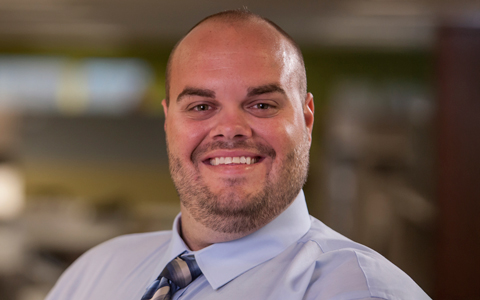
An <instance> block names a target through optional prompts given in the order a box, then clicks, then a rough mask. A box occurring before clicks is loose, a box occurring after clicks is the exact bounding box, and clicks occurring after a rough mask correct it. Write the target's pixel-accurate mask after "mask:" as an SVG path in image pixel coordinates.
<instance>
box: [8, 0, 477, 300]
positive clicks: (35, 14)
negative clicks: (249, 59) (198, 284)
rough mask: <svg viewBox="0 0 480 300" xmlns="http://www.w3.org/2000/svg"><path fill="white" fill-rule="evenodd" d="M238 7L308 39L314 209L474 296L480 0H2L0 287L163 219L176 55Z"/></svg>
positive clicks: (426, 277) (55, 273)
mask: <svg viewBox="0 0 480 300" xmlns="http://www.w3.org/2000/svg"><path fill="white" fill-rule="evenodd" d="M242 6H247V7H248V8H249V9H251V10H252V11H254V12H256V13H259V14H261V15H264V16H266V17H268V18H270V19H272V20H274V21H275V22H276V23H278V24H279V25H280V26H282V27H283V28H284V29H285V30H286V31H287V32H289V33H290V34H291V35H292V36H293V37H294V38H295V39H296V40H297V41H298V42H299V43H300V45H301V46H302V49H303V51H304V56H305V61H306V66H307V75H308V85H309V90H310V91H311V92H312V93H313V94H314V96H315V105H316V120H315V129H314V144H313V146H312V151H311V170H310V176H309V181H308V183H307V186H306V187H305V192H306V194H307V200H308V202H309V208H310V212H311V214H312V215H314V216H316V217H318V218H320V219H321V220H322V221H324V222H325V223H326V224H327V225H329V226H331V227H333V228H334V229H336V230H338V231H339V232H341V233H343V234H344V235H346V236H348V237H350V238H352V239H354V240H356V241H359V242H361V243H364V244H366V245H368V246H370V247H372V248H374V249H376V250H377V251H378V252H380V253H382V254H383V255H385V256H386V257H387V258H389V259H390V260H391V261H393V262H394V263H395V264H397V265H398V266H400V267H401V268H402V269H403V270H404V271H405V272H406V273H408V274H409V275H410V276H411V277H413V278H414V279H415V280H416V281H417V282H418V283H419V284H420V285H421V286H422V288H423V289H424V290H425V291H426V292H427V293H428V294H429V295H431V296H432V297H434V298H435V299H480V286H479V285H478V284H477V283H476V281H477V280H478V274H477V271H476V270H478V268H479V267H480V259H479V253H480V218H479V217H478V216H479V215H480V207H479V205H480V204H479V203H480V187H479V185H480V183H479V179H480V156H479V155H480V139H479V136H480V2H479V1H472V0H459V1H446V0H445V1H433V0H419V1H402V0H358V1H354V0H318V1H314V0H301V1H290V0H280V1H272V0H258V1H250V0H245V1H236V0H228V1H206V0H200V1H193V0H188V1H187V0H179V1H151V0H136V1H133V0H132V1H126V0H77V1H75V0H0V299H2V300H26V299H29V300H40V299H43V298H44V297H45V296H46V294H47V293H48V291H49V289H50V288H51V287H52V286H53V284H54V283H55V281H56V280H57V279H58V277H59V276H60V274H61V273H62V272H63V270H64V269H65V268H66V267H68V265H69V264H70V263H71V262H72V261H73V260H75V259H76V258H77V257H78V256H79V255H81V254H82V253H83V252H85V251H86V250H87V249H89V248H90V247H92V246H94V245H96V244H98V243H100V242H102V241H104V240H107V239H109V238H111V237H114V236H117V235H120V234H124V233H131V232H140V231H153V230H163V229H170V227H171V222H172V220H173V218H174V217H175V215H176V214H177V213H178V211H179V204H178V197H177V195H176V192H175V189H174V187H173V184H172V182H171V181H170V178H169V174H168V162H167V156H166V151H165V143H164V132H163V115H162V114H163V111H162V108H161V100H162V99H163V97H164V95H165V93H164V87H163V84H164V70H165V64H166V60H167V57H168V53H169V51H170V49H171V47H172V46H173V44H174V43H175V41H176V40H177V39H178V38H179V37H181V36H182V35H183V34H184V33H185V32H186V31H187V30H188V29H189V28H190V27H191V26H193V25H194V24H196V23H197V22H198V21H199V20H200V19H202V18H203V17H205V16H207V15H209V14H212V13H215V12H218V11H221V10H224V9H231V8H239V7H242Z"/></svg>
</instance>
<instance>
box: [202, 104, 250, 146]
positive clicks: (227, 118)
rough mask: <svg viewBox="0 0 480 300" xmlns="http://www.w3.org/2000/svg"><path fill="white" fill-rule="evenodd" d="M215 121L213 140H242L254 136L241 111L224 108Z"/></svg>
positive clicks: (212, 131) (211, 133)
mask: <svg viewBox="0 0 480 300" xmlns="http://www.w3.org/2000/svg"><path fill="white" fill-rule="evenodd" d="M215 121H216V123H215V125H214V127H213V128H212V130H211V131H210V136H211V137H212V138H213V139H226V140H241V139H247V138H249V137H251V136H252V128H251V127H250V125H249V123H248V120H247V118H246V115H245V114H244V112H243V111H242V110H241V109H226V108H224V109H222V111H220V112H219V113H218V114H217V116H216V120H215Z"/></svg>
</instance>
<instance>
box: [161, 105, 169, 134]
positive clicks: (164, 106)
mask: <svg viewBox="0 0 480 300" xmlns="http://www.w3.org/2000/svg"><path fill="white" fill-rule="evenodd" d="M162 106H163V113H164V114H165V123H163V128H164V129H165V130H166V129H167V115H168V104H167V101H166V100H165V99H163V100H162Z"/></svg>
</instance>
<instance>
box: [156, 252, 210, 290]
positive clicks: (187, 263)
mask: <svg viewBox="0 0 480 300" xmlns="http://www.w3.org/2000/svg"><path fill="white" fill-rule="evenodd" d="M200 274H202V271H200V268H199V267H198V264H197V262H196V261H195V257H194V256H193V255H184V256H178V257H176V258H175V259H173V260H172V261H170V262H169V263H168V264H167V266H166V267H165V269H163V271H162V273H161V274H160V277H165V278H167V279H169V280H171V281H172V282H173V283H175V285H177V286H178V287H179V288H181V289H183V288H184V287H186V286H187V285H189V284H190V282H192V281H193V280H195V278H197V277H198V276H200Z"/></svg>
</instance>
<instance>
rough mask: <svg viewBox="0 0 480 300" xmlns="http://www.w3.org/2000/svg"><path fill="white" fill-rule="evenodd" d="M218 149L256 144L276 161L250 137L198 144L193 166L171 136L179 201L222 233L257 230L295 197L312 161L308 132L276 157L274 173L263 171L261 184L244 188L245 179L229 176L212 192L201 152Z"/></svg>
mask: <svg viewBox="0 0 480 300" xmlns="http://www.w3.org/2000/svg"><path fill="white" fill-rule="evenodd" d="M214 149H242V150H254V151H255V152H256V153H259V154H261V155H263V156H270V157H271V158H272V160H273V161H275V159H276V153H275V151H274V149H273V148H271V147H270V146H267V145H262V144H253V142H248V141H233V142H224V141H216V142H212V143H209V144H206V145H204V146H201V147H198V148H196V149H195V150H194V151H193V153H192V156H191V160H192V161H193V162H194V168H195V171H192V170H190V169H189V168H187V167H186V166H185V163H184V162H182V160H181V159H180V158H179V157H178V156H176V155H175V153H173V152H172V151H170V147H169V146H168V139H167V152H168V157H169V166H170V173H171V175H172V179H173V182H174V184H175V188H176V190H177V193H178V195H179V197H180V202H181V203H182V205H183V206H184V207H185V208H186V209H187V210H188V212H189V213H190V214H191V215H192V217H193V218H194V219H195V220H196V221H197V222H199V223H201V224H202V225H204V226H206V227H207V228H209V229H211V230H214V231H217V232H221V233H248V232H253V231H254V230H257V229H259V228H261V227H263V226H264V225H266V224H267V223H268V222H270V221H271V220H273V219H274V218H275V217H276V216H278V215H279V214H281V213H282V212H283V211H284V210H285V209H286V208H287V207H288V206H289V205H290V204H291V203H292V202H293V200H294V199H295V197H296V196H297V195H298V193H299V192H300V189H301V188H302V187H303V185H304V184H305V182H306V179H307V173H308V164H309V149H310V145H309V142H308V135H307V133H306V132H305V134H304V137H303V139H302V141H301V142H300V143H299V144H298V145H297V146H296V147H295V148H293V149H292V151H290V152H289V153H287V155H286V156H285V158H284V159H283V160H281V161H280V162H279V163H277V166H276V168H274V169H276V173H274V172H272V171H273V170H272V171H270V172H268V173H267V174H266V176H265V184H264V187H263V189H261V190H259V191H257V192H256V193H246V192H245V191H244V190H243V188H242V187H243V186H244V185H245V184H247V183H246V182H244V181H246V180H245V179H238V178H237V179H226V186H227V187H226V188H224V189H223V190H221V191H219V192H217V193H214V192H213V191H211V190H210V188H209V187H208V186H207V185H206V184H205V183H204V181H203V179H202V177H201V175H200V172H199V168H198V164H200V163H202V162H200V161H199V160H198V159H197V158H198V157H200V156H201V154H202V153H205V152H207V151H211V150H214Z"/></svg>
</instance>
